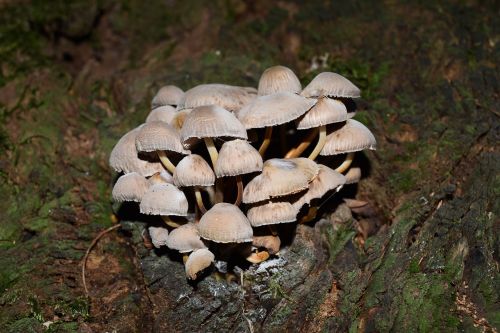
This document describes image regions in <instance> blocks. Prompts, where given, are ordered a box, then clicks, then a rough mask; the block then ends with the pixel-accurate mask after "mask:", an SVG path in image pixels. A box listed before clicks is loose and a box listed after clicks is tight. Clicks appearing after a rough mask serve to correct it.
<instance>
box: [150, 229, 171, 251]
mask: <svg viewBox="0 0 500 333" xmlns="http://www.w3.org/2000/svg"><path fill="white" fill-rule="evenodd" d="M148 231H149V237H151V243H153V245H154V246H155V247H156V248H157V249H159V248H160V247H162V246H165V245H167V241H168V230H167V229H166V228H162V227H149V228H148Z"/></svg>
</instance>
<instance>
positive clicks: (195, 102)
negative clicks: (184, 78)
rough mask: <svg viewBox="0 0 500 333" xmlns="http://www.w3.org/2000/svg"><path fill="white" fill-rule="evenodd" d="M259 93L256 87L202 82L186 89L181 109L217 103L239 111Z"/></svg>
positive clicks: (225, 107)
mask: <svg viewBox="0 0 500 333" xmlns="http://www.w3.org/2000/svg"><path fill="white" fill-rule="evenodd" d="M256 95H257V91H256V90H255V88H250V87H237V86H230V85H227V84H218V83H210V84H201V85H199V86H196V87H194V88H191V89H189V90H188V91H186V94H185V95H184V98H183V99H182V101H181V103H180V104H179V106H178V109H179V110H182V109H189V108H196V107H199V106H207V105H217V106H219V107H221V108H223V109H226V110H229V111H238V110H239V109H241V108H242V107H243V106H244V105H246V104H248V103H249V102H250V101H251V100H252V99H254V98H255V97H256Z"/></svg>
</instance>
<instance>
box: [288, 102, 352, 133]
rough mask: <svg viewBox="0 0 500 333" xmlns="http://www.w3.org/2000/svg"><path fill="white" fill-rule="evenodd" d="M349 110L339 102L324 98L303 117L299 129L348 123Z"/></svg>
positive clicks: (298, 124)
mask: <svg viewBox="0 0 500 333" xmlns="http://www.w3.org/2000/svg"><path fill="white" fill-rule="evenodd" d="M347 118H348V114H347V108H346V107H345V105H344V103H342V102H341V101H339V100H336V99H331V98H328V97H322V98H319V99H318V102H317V103H316V105H314V106H313V107H312V109H311V110H309V111H308V112H307V113H306V114H305V115H304V116H303V117H301V118H299V119H298V122H297V129H299V130H302V129H308V128H313V127H318V126H323V125H328V124H332V123H339V122H342V121H346V120H347Z"/></svg>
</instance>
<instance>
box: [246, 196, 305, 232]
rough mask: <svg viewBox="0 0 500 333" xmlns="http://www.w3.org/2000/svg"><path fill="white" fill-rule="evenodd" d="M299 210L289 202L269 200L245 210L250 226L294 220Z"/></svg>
mask: <svg viewBox="0 0 500 333" xmlns="http://www.w3.org/2000/svg"><path fill="white" fill-rule="evenodd" d="M298 213H299V210H298V209H297V208H295V207H293V206H292V204H291V203H289V202H269V203H266V204H263V205H260V206H256V207H252V208H250V209H249V210H248V212H247V217H248V220H249V221H250V224H251V225H252V227H260V226H263V225H270V224H279V223H289V222H295V221H296V220H297V214H298Z"/></svg>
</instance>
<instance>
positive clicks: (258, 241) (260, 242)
mask: <svg viewBox="0 0 500 333" xmlns="http://www.w3.org/2000/svg"><path fill="white" fill-rule="evenodd" d="M252 245H253V246H255V247H264V248H266V249H267V251H268V252H269V254H276V253H277V252H278V251H279V250H280V246H281V240H280V238H279V237H278V236H272V235H267V236H253V241H252Z"/></svg>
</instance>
